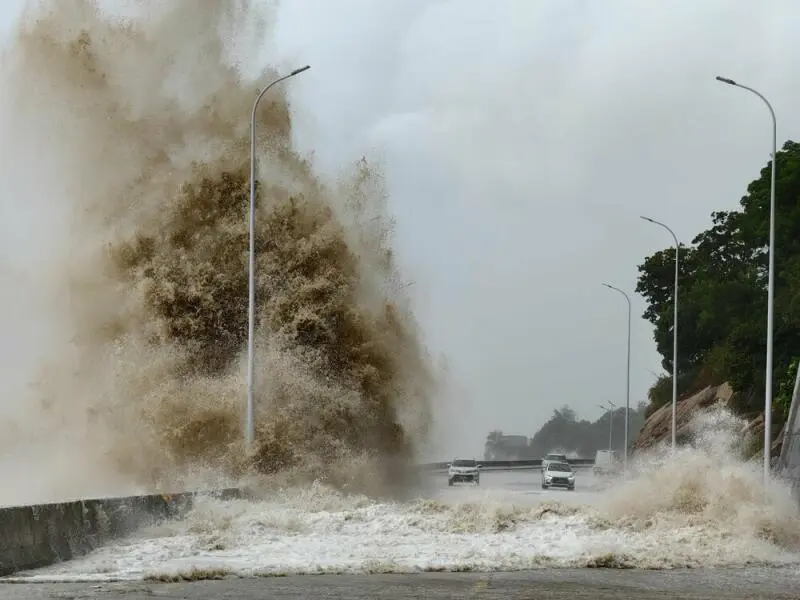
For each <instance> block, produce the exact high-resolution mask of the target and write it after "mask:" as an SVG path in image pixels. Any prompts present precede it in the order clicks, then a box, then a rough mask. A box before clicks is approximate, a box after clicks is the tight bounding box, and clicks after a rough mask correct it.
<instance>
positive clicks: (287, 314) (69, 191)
mask: <svg viewBox="0 0 800 600" xmlns="http://www.w3.org/2000/svg"><path fill="white" fill-rule="evenodd" d="M269 18H270V14H269V13H268V12H264V11H263V9H258V8H257V7H256V6H255V5H250V4H249V3H246V2H223V1H207V2H203V3H197V2H194V1H190V0H176V1H173V2H170V3H168V4H164V5H158V6H157V7H156V5H154V4H150V3H148V4H147V6H146V11H144V13H143V14H139V15H136V16H135V17H131V16H130V15H120V14H116V13H114V12H113V11H111V10H110V9H109V8H108V7H105V6H101V5H100V4H99V3H96V2H91V1H89V0H59V1H58V2H47V3H44V4H42V5H39V6H37V7H36V8H35V9H31V11H29V13H27V14H26V15H25V17H24V19H23V22H22V25H21V28H20V30H19V32H18V34H17V35H16V38H15V39H14V42H13V45H12V46H11V47H10V50H9V51H8V52H7V53H6V56H5V65H4V72H5V78H4V79H5V81H4V85H5V86H6V89H5V92H6V99H5V100H6V106H5V107H3V111H4V113H5V118H4V119H3V123H2V125H3V127H4V129H5V134H6V139H9V136H12V137H13V139H19V140H25V142H24V143H23V144H20V145H18V147H17V148H15V153H16V156H15V158H14V159H13V160H10V163H9V164H11V165H12V166H11V167H10V168H13V170H14V173H16V174H17V175H16V179H17V180H19V176H20V174H22V173H25V174H26V175H27V176H30V175H32V174H33V173H36V172H40V173H41V172H42V171H40V170H39V169H41V167H42V166H46V168H47V173H48V177H46V178H42V177H40V178H39V180H38V181H36V182H35V184H34V185H33V187H32V188H31V189H30V190H29V192H28V193H29V194H31V195H34V194H35V195H37V196H39V197H46V198H49V199H50V201H51V202H52V203H57V204H58V206H56V207H53V209H54V210H56V211H60V214H63V215H64V216H65V217H66V219H65V220H62V221H61V222H60V227H58V226H56V225H54V231H55V232H56V233H57V234H58V235H55V234H54V235H53V236H52V240H51V243H52V244H53V246H54V248H55V251H54V252H53V253H52V255H51V256H49V261H50V262H49V264H48V265H47V267H46V269H45V270H44V272H45V273H47V274H48V281H47V282H46V284H42V285H41V286H40V287H42V288H46V293H45V294H44V296H45V297H46V298H47V299H48V300H49V302H48V305H47V312H48V315H49V318H50V319H51V320H52V321H53V322H54V323H57V324H58V328H57V330H58V331H60V332H62V334H63V335H61V336H60V338H59V340H57V342H58V343H56V342H54V344H52V345H51V346H52V348H53V352H52V354H51V356H49V357H48V360H47V362H46V363H44V366H43V368H42V369H41V370H40V372H39V373H40V376H39V378H38V384H37V387H36V391H35V394H36V400H38V402H36V403H35V408H31V407H29V409H28V410H27V411H26V412H25V415H26V418H27V419H28V420H27V422H20V423H18V427H17V428H16V429H15V430H14V431H16V433H15V434H14V435H10V436H9V437H8V438H7V443H8V445H9V446H11V445H13V444H23V445H25V444H28V445H32V444H35V443H38V444H49V448H50V452H48V454H49V455H51V456H52V455H53V454H61V453H64V452H66V453H69V454H71V457H72V458H71V461H72V462H73V463H75V464H76V465H78V464H83V465H84V466H83V469H84V471H85V477H84V480H85V481H86V482H94V483H96V482H97V481H100V480H102V478H103V477H107V478H109V480H110V479H111V478H113V479H114V480H116V481H125V482H134V483H135V484H136V485H138V486H141V487H146V488H155V487H163V486H165V485H169V487H172V488H174V487H176V486H177V485H190V484H197V483H198V482H199V481H202V480H205V481H206V482H211V481H214V482H215V483H219V478H220V476H223V475H224V476H225V477H227V478H233V479H236V478H240V477H241V476H243V475H245V474H248V473H252V472H254V471H255V472H258V473H275V472H287V471H289V472H292V473H297V474H300V475H303V476H311V477H323V478H326V479H327V480H328V481H329V482H331V483H333V484H335V485H342V484H345V483H353V484H354V485H362V486H366V485H367V482H369V486H370V488H369V489H370V491H381V490H384V489H385V485H384V484H386V483H387V480H389V481H394V480H397V479H398V477H399V476H401V475H404V474H407V473H408V470H406V469H405V467H406V466H408V465H409V464H410V459H411V458H413V453H414V447H415V446H414V445H415V441H418V440H421V439H422V436H424V434H425V432H426V430H427V426H428V423H429V420H430V410H431V398H432V394H433V390H434V383H435V380H434V374H433V371H432V369H431V368H430V366H429V365H430V361H429V358H428V356H427V354H426V352H425V349H424V347H423V346H422V344H421V342H420V338H419V332H418V330H417V328H416V325H415V323H414V321H413V317H412V315H411V314H410V312H409V309H408V307H407V302H405V301H404V299H403V298H402V296H401V294H400V289H401V286H400V284H399V273H398V270H397V268H396V266H395V262H394V258H393V254H392V251H391V221H390V219H389V218H388V216H387V211H386V197H385V195H384V193H383V191H382V182H381V178H380V173H379V172H376V170H374V169H373V168H372V167H371V166H369V165H368V164H367V163H366V162H362V163H360V164H358V165H357V166H356V168H355V172H354V173H351V174H350V175H349V176H348V177H346V178H343V179H342V180H341V181H339V182H338V183H337V184H336V185H327V184H325V183H324V182H322V181H320V180H319V179H318V178H317V177H316V176H315V174H314V172H313V168H312V165H311V164H310V163H309V162H308V161H306V160H304V159H303V158H302V157H301V156H299V155H298V154H297V153H296V152H295V151H294V150H293V149H292V145H291V121H290V118H289V106H288V104H287V101H286V99H285V97H284V96H283V95H282V90H281V86H276V87H275V88H273V89H272V90H270V92H269V94H268V95H267V96H265V97H264V99H263V101H262V102H261V104H260V107H259V112H258V124H257V133H258V140H257V142H258V151H259V157H258V158H259V166H258V173H259V175H260V177H259V181H258V214H257V231H256V252H257V259H256V260H257V263H256V298H257V302H258V304H257V311H256V319H257V331H256V360H257V363H256V369H257V370H256V384H257V388H256V390H255V394H256V396H255V401H256V424H257V431H256V442H257V450H256V451H255V452H254V453H253V454H252V455H251V456H245V454H244V447H243V439H242V438H243V417H244V408H245V398H246V389H245V385H244V381H245V377H244V375H243V374H244V363H245V361H244V350H245V342H246V337H247V297H248V294H247V289H248V288H247V272H248V271H247V260H248V254H247V249H248V230H247V206H248V185H249V180H248V164H249V144H248V135H249V125H250V122H249V115H250V110H251V108H252V103H253V100H254V99H255V97H256V94H257V92H258V90H257V83H249V82H247V81H245V80H244V78H243V76H242V74H241V72H240V71H241V69H240V68H239V67H241V65H242V64H243V63H242V61H241V60H240V57H241V56H242V55H246V54H247V51H246V48H249V49H252V48H255V46H256V45H257V42H256V40H257V38H258V36H260V35H261V36H263V35H264V34H265V32H267V31H268V29H269ZM254 23H257V24H258V26H257V27H254V25H253V24H254ZM270 75H274V74H269V75H267V77H266V78H267V80H271V78H270ZM272 78H274V77H272ZM10 110H13V116H9V111H10ZM10 177H11V179H12V180H14V179H15V177H14V174H10ZM59 240H60V241H59ZM59 243H63V245H62V246H61V247H59ZM29 404H30V403H29ZM30 406H33V405H30ZM34 423H37V425H36V427H34V426H33V424H34ZM32 431H35V433H34V434H33V437H32V436H31V432H32ZM375 465H380V468H378V469H376V468H372V467H374V466H375ZM387 465H391V466H392V468H387ZM76 468H77V467H76ZM398 469H400V471H398ZM381 473H386V474H387V477H385V478H382V477H375V475H376V474H381ZM74 475H77V473H74ZM215 478H216V479H215ZM66 479H67V478H65V485H67V483H66ZM74 479H75V481H76V482H78V481H80V479H81V478H80V477H78V476H76V477H75V478H74ZM400 479H402V477H400ZM87 484H88V483H87ZM71 485H72V486H73V487H75V486H77V485H78V483H73V484H71ZM362 489H364V488H363V487H362ZM59 491H60V492H64V493H66V492H67V491H72V492H75V493H78V492H84V491H85V490H77V489H75V490H59ZM54 493H55V491H54Z"/></svg>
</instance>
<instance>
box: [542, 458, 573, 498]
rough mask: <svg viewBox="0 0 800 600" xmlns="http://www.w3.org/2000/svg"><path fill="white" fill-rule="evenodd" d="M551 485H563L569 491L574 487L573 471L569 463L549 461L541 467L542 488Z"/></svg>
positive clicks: (548, 487) (544, 488)
mask: <svg viewBox="0 0 800 600" xmlns="http://www.w3.org/2000/svg"><path fill="white" fill-rule="evenodd" d="M551 487H565V488H567V489H568V490H570V491H572V490H574V489H575V472H574V471H573V470H572V467H570V466H569V463H567V462H563V463H559V462H551V463H549V464H548V465H547V467H545V468H544V469H542V489H543V490H547V489H550V488H551Z"/></svg>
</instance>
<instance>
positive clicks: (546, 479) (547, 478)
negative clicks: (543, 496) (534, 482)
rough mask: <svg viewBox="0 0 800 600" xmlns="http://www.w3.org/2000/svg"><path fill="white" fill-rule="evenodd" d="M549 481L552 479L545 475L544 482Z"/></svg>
mask: <svg viewBox="0 0 800 600" xmlns="http://www.w3.org/2000/svg"><path fill="white" fill-rule="evenodd" d="M551 479H553V478H552V477H551V476H550V475H545V476H544V480H545V481H550V480H551Z"/></svg>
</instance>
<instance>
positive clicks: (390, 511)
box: [23, 410, 800, 581]
mask: <svg viewBox="0 0 800 600" xmlns="http://www.w3.org/2000/svg"><path fill="white" fill-rule="evenodd" d="M694 425H695V431H696V436H695V441H694V446H693V447H687V448H682V449H680V450H679V451H678V452H677V453H676V454H675V455H671V454H670V453H669V452H668V451H656V452H653V453H652V454H649V455H647V456H640V457H637V459H636V461H635V465H634V466H635V468H636V472H635V473H634V474H633V475H632V476H631V477H630V478H629V479H628V480H626V481H622V480H617V481H615V482H613V481H602V480H598V479H595V478H594V477H593V476H592V475H590V473H589V472H581V471H579V472H578V475H577V491H576V492H558V491H546V492H540V491H539V490H538V489H537V488H538V478H539V473H538V472H536V471H533V472H531V471H528V472H521V471H516V472H505V473H498V472H495V473H492V472H489V471H487V472H485V473H484V474H483V475H482V478H481V479H482V482H481V487H463V488H449V487H448V486H447V484H446V481H445V480H444V476H443V475H439V476H438V477H437V476H435V475H434V476H432V481H431V484H432V486H431V490H430V492H429V493H428V494H426V495H423V496H420V497H418V498H416V499H412V500H408V501H404V502H401V501H376V500H375V499H373V498H369V497H367V496H365V495H362V494H357V493H345V492H343V491H342V490H336V489H333V488H332V487H330V486H329V485H326V484H324V483H320V482H316V483H314V484H312V485H310V486H303V487H298V486H286V487H281V486H280V485H274V486H271V487H270V488H269V489H268V490H264V491H262V492H261V494H260V498H259V499H258V500H231V501H224V502H223V501H218V500H205V501H201V502H200V503H199V504H198V505H197V506H196V507H195V509H194V510H193V511H192V512H191V513H190V514H189V515H188V516H187V518H186V519H185V520H183V521H180V522H175V523H167V524H163V525H160V526H157V527H154V528H151V529H150V530H148V531H144V532H142V533H141V535H140V536H137V537H136V538H133V539H128V540H125V541H122V542H119V543H116V544H113V545H111V546H109V547H107V548H103V549H101V550H98V551H97V552H95V553H93V554H92V555H90V556H88V557H87V558H86V559H81V560H78V561H76V562H74V563H71V564H67V565H61V566H56V567H53V568H51V569H47V570H44V571H42V572H40V573H35V574H31V576H30V577H32V578H34V579H41V580H49V579H52V580H59V581H63V580H105V579H141V578H151V579H154V580H167V581H169V580H175V579H181V578H184V579H185V578H203V577H207V576H211V575H209V574H212V575H213V574H217V575H219V574H223V575H224V574H233V575H244V576H247V575H281V574H290V573H321V572H326V573H341V572H417V571H440V570H446V571H463V570H480V571H496V570H519V569H531V568H542V567H590V568H638V569H672V568H698V567H724V566H745V565H758V566H786V565H793V566H797V565H800V510H799V509H798V505H797V503H796V501H795V499H794V498H793V497H792V496H791V492H790V489H789V486H788V485H787V484H785V483H783V482H780V481H778V480H775V481H773V483H772V485H771V487H770V488H769V489H768V490H766V491H765V490H764V488H763V485H762V481H761V473H760V470H759V466H758V465H757V464H751V463H748V462H744V461H742V460H741V459H740V458H739V450H740V448H739V446H740V444H741V436H740V433H741V429H742V427H743V425H744V423H743V422H741V421H739V420H738V419H737V418H735V417H733V416H732V415H730V414H729V413H728V412H726V411H725V410H712V411H708V412H706V413H703V414H701V415H698V417H697V418H696V420H695V423H694ZM23 578H24V579H27V577H26V576H24V575H23Z"/></svg>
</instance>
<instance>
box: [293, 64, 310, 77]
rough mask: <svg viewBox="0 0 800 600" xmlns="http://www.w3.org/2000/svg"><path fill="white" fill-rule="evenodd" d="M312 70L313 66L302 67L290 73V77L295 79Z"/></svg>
mask: <svg viewBox="0 0 800 600" xmlns="http://www.w3.org/2000/svg"><path fill="white" fill-rule="evenodd" d="M310 68H311V65H306V66H305V67H300V68H299V69H295V70H294V71H292V72H291V73H289V77H294V76H295V75H299V74H300V73H302V72H303V71H308V70H309V69H310Z"/></svg>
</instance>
